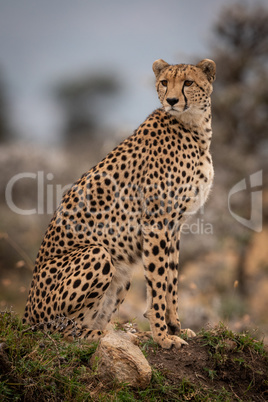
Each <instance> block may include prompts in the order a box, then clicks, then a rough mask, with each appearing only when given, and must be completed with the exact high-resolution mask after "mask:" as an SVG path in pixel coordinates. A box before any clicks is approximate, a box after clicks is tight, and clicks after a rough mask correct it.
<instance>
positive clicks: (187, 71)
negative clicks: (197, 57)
mask: <svg viewBox="0 0 268 402" xmlns="http://www.w3.org/2000/svg"><path fill="white" fill-rule="evenodd" d="M153 71H154V73H155V76H156V89H157V92H158V97H159V99H160V102H161V103H162V105H163V107H164V109H165V111H166V112H168V113H170V114H172V115H174V116H176V117H180V118H181V119H184V120H189V119H195V118H200V114H202V113H204V112H206V111H207V109H208V107H209V106H210V95H211V93H212V83H213V81H214V80H215V76H216V65H215V63H214V61H212V60H209V59H205V60H202V61H200V62H199V63H198V64H197V65H196V66H194V65H191V64H176V65H170V64H168V63H166V62H165V61H164V60H162V59H159V60H156V61H155V62H154V63H153Z"/></svg>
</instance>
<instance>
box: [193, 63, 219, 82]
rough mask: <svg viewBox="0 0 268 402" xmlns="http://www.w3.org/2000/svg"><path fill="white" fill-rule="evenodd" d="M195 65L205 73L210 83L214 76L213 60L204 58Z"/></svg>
mask: <svg viewBox="0 0 268 402" xmlns="http://www.w3.org/2000/svg"><path fill="white" fill-rule="evenodd" d="M196 67H199V68H201V70H202V71H203V73H205V74H206V76H207V79H208V81H209V82H210V83H212V82H213V81H214V80H215V78H216V64H215V62H214V61H213V60H210V59H205V60H201V61H200V62H199V63H198V64H197V65H196Z"/></svg>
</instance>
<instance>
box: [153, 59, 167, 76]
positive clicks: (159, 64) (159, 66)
mask: <svg viewBox="0 0 268 402" xmlns="http://www.w3.org/2000/svg"><path fill="white" fill-rule="evenodd" d="M168 66H169V64H168V63H166V62H165V61H164V60H162V59H158V60H156V61H155V62H154V64H153V71H154V73H155V76H156V78H157V77H158V76H159V74H160V73H161V71H162V70H163V68H165V67H168Z"/></svg>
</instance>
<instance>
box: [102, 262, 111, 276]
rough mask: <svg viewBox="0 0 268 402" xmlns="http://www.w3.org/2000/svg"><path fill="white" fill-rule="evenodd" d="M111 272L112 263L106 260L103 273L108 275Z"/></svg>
mask: <svg viewBox="0 0 268 402" xmlns="http://www.w3.org/2000/svg"><path fill="white" fill-rule="evenodd" d="M109 272H110V263H109V262H106V264H105V265H104V267H103V270H102V273H103V275H107V274H108V273H109Z"/></svg>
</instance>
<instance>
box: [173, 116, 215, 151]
mask: <svg viewBox="0 0 268 402" xmlns="http://www.w3.org/2000/svg"><path fill="white" fill-rule="evenodd" d="M178 120H179V121H180V123H182V124H183V126H184V127H185V128H186V129H187V130H189V131H190V132H191V133H192V135H193V137H194V139H195V140H196V141H197V143H198V145H199V148H200V149H202V150H209V147H210V143H211V137H212V129H211V110H210V108H207V110H206V111H205V112H203V113H191V112H190V111H189V112H184V113H182V114H181V115H180V116H179V119H178Z"/></svg>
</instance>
